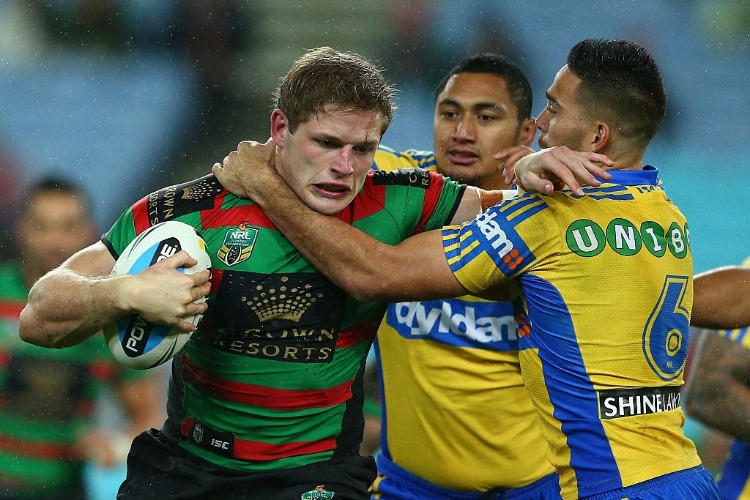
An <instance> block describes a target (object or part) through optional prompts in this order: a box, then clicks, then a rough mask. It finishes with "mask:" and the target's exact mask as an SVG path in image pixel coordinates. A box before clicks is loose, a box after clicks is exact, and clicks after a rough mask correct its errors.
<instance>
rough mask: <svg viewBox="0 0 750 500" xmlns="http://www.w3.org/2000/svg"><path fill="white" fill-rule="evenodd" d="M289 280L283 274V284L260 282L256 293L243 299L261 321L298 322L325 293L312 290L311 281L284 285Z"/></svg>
mask: <svg viewBox="0 0 750 500" xmlns="http://www.w3.org/2000/svg"><path fill="white" fill-rule="evenodd" d="M288 281H289V277H288V276H282V278H281V283H282V284H281V285H273V286H272V287H270V288H266V287H265V286H264V285H263V284H259V285H257V286H256V287H255V291H256V293H255V295H253V296H252V297H242V301H243V302H245V303H246V304H247V305H248V306H249V307H250V309H252V310H253V312H254V313H255V314H256V316H258V320H260V322H261V323H263V322H266V321H271V320H272V319H286V320H289V321H294V322H295V323H297V322H299V320H300V319H301V318H302V315H303V314H305V312H306V311H307V310H308V309H310V307H311V306H312V305H313V304H315V302H317V301H318V299H319V298H321V297H323V294H322V293H319V292H318V293H313V292H311V291H310V290H312V288H313V286H312V285H311V284H310V283H306V284H304V285H301V286H293V287H289V286H286V285H284V283H286V282H288Z"/></svg>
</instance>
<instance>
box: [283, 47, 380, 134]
mask: <svg viewBox="0 0 750 500" xmlns="http://www.w3.org/2000/svg"><path fill="white" fill-rule="evenodd" d="M393 96H394V90H393V87H391V86H390V85H389V84H388V83H387V82H386V81H385V78H384V77H383V74H382V71H381V70H380V68H378V67H377V66H375V65H374V64H373V63H371V62H370V61H368V60H367V59H365V58H364V57H362V56H360V55H358V54H354V53H351V52H338V51H336V50H333V49H332V48H330V47H319V48H316V49H311V50H309V51H307V53H305V54H304V55H303V56H302V57H300V58H299V59H297V60H296V61H295V62H294V64H293V65H292V67H291V68H290V69H289V71H288V72H287V74H286V75H284V76H283V77H282V78H281V83H280V84H279V87H278V88H277V89H276V92H275V93H274V98H275V106H276V108H277V109H280V110H282V111H284V113H286V116H287V119H288V120H289V129H290V131H291V132H294V131H295V130H296V129H297V127H298V126H299V124H300V123H302V122H304V121H306V120H307V119H309V118H310V117H311V116H313V115H315V114H317V113H319V112H321V111H323V110H324V108H325V107H326V106H327V105H330V104H332V105H334V106H337V107H341V108H343V109H347V110H376V111H377V112H378V113H380V114H381V115H382V116H383V130H381V133H385V131H386V130H387V129H388V126H389V125H390V124H391V120H393V111H394V110H395V104H394V102H393Z"/></svg>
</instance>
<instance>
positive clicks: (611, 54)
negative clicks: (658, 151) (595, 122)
mask: <svg viewBox="0 0 750 500" xmlns="http://www.w3.org/2000/svg"><path fill="white" fill-rule="evenodd" d="M567 62H568V69H569V70H570V71H572V72H573V73H574V74H575V75H576V76H578V78H580V79H581V84H580V85H579V86H578V92H577V98H578V100H579V101H580V102H581V103H582V105H583V107H584V108H585V109H586V110H587V111H588V113H589V115H590V116H591V117H592V118H597V117H601V118H602V119H605V120H607V121H608V122H609V123H611V124H612V125H613V126H614V127H615V128H616V129H617V132H618V133H619V134H620V135H621V136H622V137H623V138H625V139H628V140H634V141H635V142H636V143H638V144H640V145H642V146H644V147H645V146H647V145H648V143H649V142H650V141H651V139H653V138H654V136H655V135H656V133H657V132H658V131H659V127H660V126H661V123H662V122H663V121H664V114H665V112H666V108H667V94H666V91H665V90H664V82H663V81H662V75H661V72H660V71H659V67H658V66H657V65H656V61H654V59H653V57H651V55H650V54H649V53H648V52H647V51H646V49H644V48H643V47H641V46H640V45H638V44H636V43H633V42H630V41H627V40H602V39H586V40H583V41H581V42H578V43H577V44H576V45H575V46H574V47H573V48H572V49H571V50H570V53H569V54H568V61H567Z"/></svg>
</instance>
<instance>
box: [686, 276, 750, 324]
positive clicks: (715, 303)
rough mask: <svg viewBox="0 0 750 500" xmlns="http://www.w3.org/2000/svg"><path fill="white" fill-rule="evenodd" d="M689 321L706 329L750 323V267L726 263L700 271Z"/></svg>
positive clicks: (694, 283) (694, 282) (696, 279)
mask: <svg viewBox="0 0 750 500" xmlns="http://www.w3.org/2000/svg"><path fill="white" fill-rule="evenodd" d="M693 294H694V295H693V312H692V316H691V318H690V323H691V324H692V325H693V326H699V327H703V328H725V329H732V328H740V327H745V326H748V325H750V268H747V267H741V266H727V267H720V268H716V269H711V270H710V271H706V272H704V273H700V274H697V275H696V276H695V280H694V281H693Z"/></svg>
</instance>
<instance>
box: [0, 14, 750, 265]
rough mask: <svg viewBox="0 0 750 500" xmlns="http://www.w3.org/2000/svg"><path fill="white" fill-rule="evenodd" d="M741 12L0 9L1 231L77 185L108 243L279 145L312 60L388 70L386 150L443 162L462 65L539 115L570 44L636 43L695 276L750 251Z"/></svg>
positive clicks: (745, 25)
mask: <svg viewBox="0 0 750 500" xmlns="http://www.w3.org/2000/svg"><path fill="white" fill-rule="evenodd" d="M749 29H750V2H748V1H747V0H700V1H698V0H694V1H690V0H679V1H676V0H642V1H634V0H633V1H631V0H619V1H615V2H597V1H589V0H555V1H543V0H538V1H528V0H504V1H502V2H500V1H493V0H463V1H456V0H453V1H447V0H442V1H440V0H438V1H423V0H381V1H379V2H372V1H363V0H327V1H325V2H317V1H308V2H293V1H290V0H273V1H271V0H254V1H253V0H160V1H159V2H152V1H149V0H2V1H0V199H2V207H1V208H0V221H3V223H2V224H0V226H3V229H6V226H7V221H8V220H9V219H10V214H11V213H12V211H13V204H14V203H16V202H17V201H18V200H15V199H14V193H16V192H17V191H18V188H17V186H18V184H19V183H24V182H26V180H27V179H28V178H30V177H34V176H37V175H39V174H41V173H43V172H48V171H61V172H64V173H65V174H66V175H68V176H70V177H71V178H73V179H74V180H78V181H81V182H83V183H84V184H85V185H86V186H87V187H88V188H89V189H90V190H91V192H92V195H93V197H94V198H95V200H96V211H97V217H98V220H99V221H100V223H101V225H102V227H103V228H107V227H109V225H110V224H111V222H112V221H113V219H114V217H115V216H116V215H117V214H119V213H120V212H121V211H122V210H123V209H124V208H125V207H127V206H128V205H130V204H131V203H132V202H133V201H134V200H136V199H138V198H140V197H141V196H143V195H145V194H147V193H148V192H150V191H151V190H153V189H155V188H157V187H160V186H162V185H167V184H174V183H178V182H181V181H184V180H188V179H190V178H193V177H196V176H199V175H202V174H204V173H208V172H209V170H210V166H211V164H212V163H213V162H214V161H217V160H218V161H220V160H221V159H222V158H223V157H224V155H225V154H226V153H227V152H229V151H230V150H232V149H234V147H235V146H236V144H237V143H238V142H239V141H241V140H243V139H249V138H252V139H259V140H263V139H265V138H266V137H267V135H268V125H269V120H268V116H269V113H270V111H271V92H272V91H273V89H274V88H275V86H276V83H277V82H278V79H279V77H280V76H281V75H282V74H283V73H284V72H285V71H286V69H287V68H288V67H289V65H290V64H291V63H292V61H293V60H294V59H296V58H297V57H298V56H299V55H301V54H302V52H303V51H304V49H307V48H312V47H316V46H320V45H330V46H332V47H334V48H336V49H339V50H346V51H354V52H358V53H360V54H362V55H365V56H367V57H369V58H371V59H373V60H375V61H377V62H378V63H379V64H380V65H381V66H382V67H383V68H384V69H385V70H386V75H387V77H388V78H389V79H390V80H391V81H392V82H393V83H395V85H396V86H397V88H398V89H399V93H398V104H399V110H398V112H397V115H396V119H395V122H394V124H393V126H392V127H391V129H390V130H389V131H388V132H387V133H386V135H385V138H384V140H383V143H384V144H386V145H389V146H392V147H395V148H410V147H416V148H422V149H431V142H432V135H431V126H432V106H433V88H434V86H435V84H436V83H437V80H438V79H439V77H440V76H441V75H442V74H443V72H444V71H446V70H447V69H448V68H449V67H450V66H451V65H452V64H453V63H455V62H456V61H457V60H459V59H461V58H462V57H464V56H465V55H466V54H469V53H473V52H478V51H496V52H502V53H505V54H506V55H509V56H510V57H512V58H513V59H515V60H516V61H517V62H518V63H520V64H521V65H522V66H523V67H524V69H525V71H526V72H527V74H528V75H529V76H530V78H531V81H532V84H533V86H534V89H535V106H534V112H535V113H538V112H539V111H540V110H541V109H542V107H543V106H544V103H545V99H544V92H545V90H546V89H547V87H548V85H549V84H550V82H551V80H552V78H553V77H554V75H555V73H556V71H557V70H558V69H559V67H560V66H561V65H562V64H563V63H564V60H565V56H566V55H567V52H568V50H569V49H570V47H571V46H572V45H573V44H574V43H576V42H577V41H579V40H581V39H583V38H587V37H603V38H616V37H619V38H628V39H631V40H634V41H637V42H639V43H640V44H642V45H644V46H646V47H647V48H648V49H649V50H650V51H651V52H652V54H653V55H654V57H655V58H656V59H657V61H658V62H659V64H660V65H661V67H662V69H663V72H664V77H665V81H666V85H667V88H668V92H669V97H670V101H669V109H668V118H667V120H666V123H665V125H664V127H663V128H662V130H661V132H660V133H659V135H658V137H657V138H656V140H655V141H654V143H653V146H652V147H651V149H650V151H649V154H648V156H647V160H648V161H649V162H650V163H652V164H654V165H655V166H658V167H659V168H660V169H661V170H662V172H663V180H664V183H665V184H666V185H667V187H668V188H669V192H670V193H671V195H672V196H673V197H674V198H675V200H676V201H677V202H678V204H679V205H680V206H681V207H682V209H683V211H684V212H685V213H686V215H687V216H688V220H689V221H690V226H691V240H692V246H693V251H694V256H695V265H696V271H702V270H705V269H708V268H711V267H715V266H718V265H724V264H732V263H737V262H740V261H742V260H743V259H744V258H745V257H746V256H747V255H748V254H750V249H748V246H750V245H748V243H747V242H748V241H750V210H748V202H747V198H748V193H749V191H748V190H749V189H750V188H748V186H747V184H746V179H747V177H746V175H747V174H746V172H747V171H748V168H747V167H748V163H749V162H750V157H749V156H748V149H750V127H748V126H747V124H746V123H747V122H746V110H747V109H748V108H750V85H748V76H750V64H749V63H750V47H749V46H748V45H749V43H750V42H749V38H748V33H749Z"/></svg>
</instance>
